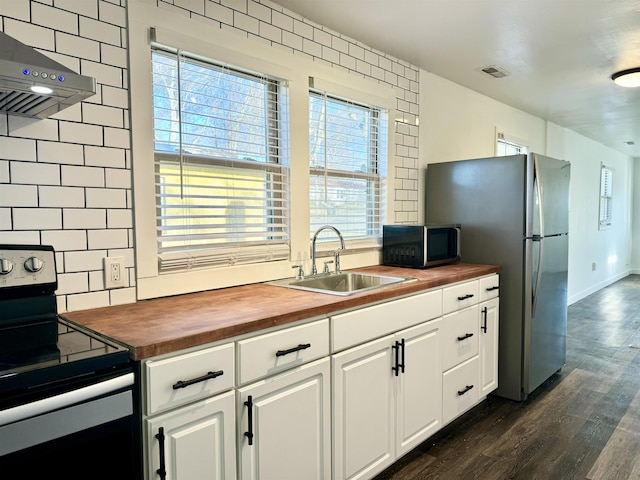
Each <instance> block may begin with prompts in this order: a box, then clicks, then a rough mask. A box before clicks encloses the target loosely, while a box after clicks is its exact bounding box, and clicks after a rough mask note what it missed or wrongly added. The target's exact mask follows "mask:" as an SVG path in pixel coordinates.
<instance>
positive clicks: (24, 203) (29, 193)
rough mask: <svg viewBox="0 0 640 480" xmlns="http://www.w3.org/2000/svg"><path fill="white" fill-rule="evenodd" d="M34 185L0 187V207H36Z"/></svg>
mask: <svg viewBox="0 0 640 480" xmlns="http://www.w3.org/2000/svg"><path fill="white" fill-rule="evenodd" d="M37 206H38V187H37V186H36V185H11V184H8V185H5V184H3V185H0V207H37Z"/></svg>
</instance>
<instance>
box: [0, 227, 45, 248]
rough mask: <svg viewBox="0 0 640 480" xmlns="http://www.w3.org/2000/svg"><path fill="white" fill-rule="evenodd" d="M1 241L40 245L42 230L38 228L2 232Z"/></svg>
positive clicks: (0, 234) (0, 233)
mask: <svg viewBox="0 0 640 480" xmlns="http://www.w3.org/2000/svg"><path fill="white" fill-rule="evenodd" d="M0 243H15V244H18V243H23V244H32V245H38V244H39V243H40V232H39V231H37V230H31V231H24V230H11V231H8V232H0Z"/></svg>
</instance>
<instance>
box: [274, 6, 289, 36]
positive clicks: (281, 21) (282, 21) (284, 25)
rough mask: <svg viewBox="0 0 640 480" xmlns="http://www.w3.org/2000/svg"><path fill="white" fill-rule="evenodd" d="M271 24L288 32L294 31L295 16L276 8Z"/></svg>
mask: <svg viewBox="0 0 640 480" xmlns="http://www.w3.org/2000/svg"><path fill="white" fill-rule="evenodd" d="M271 24H272V25H273V26H275V27H278V28H281V29H282V30H286V31H288V32H293V18H291V17H290V16H289V15H285V14H284V13H281V12H278V11H276V10H274V11H272V12H271Z"/></svg>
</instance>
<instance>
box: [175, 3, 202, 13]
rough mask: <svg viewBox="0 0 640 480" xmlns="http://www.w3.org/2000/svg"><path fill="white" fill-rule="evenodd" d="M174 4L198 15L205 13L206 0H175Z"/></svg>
mask: <svg viewBox="0 0 640 480" xmlns="http://www.w3.org/2000/svg"><path fill="white" fill-rule="evenodd" d="M173 4H174V5H175V6H176V7H180V8H184V9H186V10H189V11H191V12H195V13H197V14H198V15H204V0H173Z"/></svg>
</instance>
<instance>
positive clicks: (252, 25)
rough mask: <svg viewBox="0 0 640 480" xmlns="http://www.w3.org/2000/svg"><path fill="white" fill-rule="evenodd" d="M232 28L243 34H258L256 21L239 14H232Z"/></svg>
mask: <svg viewBox="0 0 640 480" xmlns="http://www.w3.org/2000/svg"><path fill="white" fill-rule="evenodd" d="M233 26H234V27H236V28H239V29H240V30H243V31H245V32H249V33H253V34H254V35H257V34H258V19H257V18H253V17H250V16H249V15H245V14H244V13H240V12H233Z"/></svg>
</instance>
